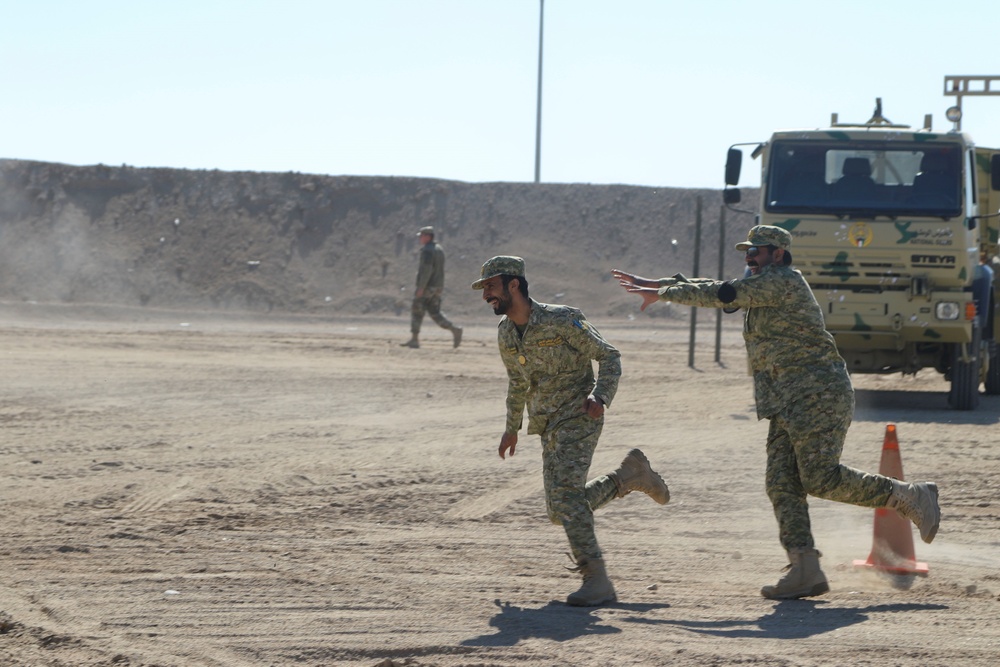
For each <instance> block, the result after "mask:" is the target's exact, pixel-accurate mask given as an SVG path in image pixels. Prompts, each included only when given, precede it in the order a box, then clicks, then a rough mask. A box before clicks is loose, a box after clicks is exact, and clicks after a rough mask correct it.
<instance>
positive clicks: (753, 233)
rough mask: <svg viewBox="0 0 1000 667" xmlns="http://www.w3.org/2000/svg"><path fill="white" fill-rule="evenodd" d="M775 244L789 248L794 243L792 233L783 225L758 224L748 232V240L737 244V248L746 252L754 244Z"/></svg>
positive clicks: (778, 246) (775, 245)
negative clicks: (782, 226)
mask: <svg viewBox="0 0 1000 667" xmlns="http://www.w3.org/2000/svg"><path fill="white" fill-rule="evenodd" d="M764 245H773V246H774V247H776V248H787V247H788V246H790V245H792V235H791V234H789V233H788V232H787V231H785V230H784V229H782V228H781V227H774V226H772V225H757V226H756V227H754V228H752V229H751V230H750V233H749V234H747V240H746V241H744V242H742V243H737V244H736V249H737V250H739V251H740V252H746V250H747V248H750V247H752V246H764Z"/></svg>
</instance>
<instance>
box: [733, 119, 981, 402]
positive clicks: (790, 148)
mask: <svg viewBox="0 0 1000 667" xmlns="http://www.w3.org/2000/svg"><path fill="white" fill-rule="evenodd" d="M953 109H954V107H953ZM949 111H950V112H951V111H952V110H949ZM949 119H950V120H952V121H953V122H955V121H954V119H953V118H949ZM957 127H959V125H958V123H956V128H957ZM751 146H753V147H754V148H752V150H751V156H752V157H753V158H755V159H759V160H760V162H761V185H760V207H759V210H757V211H752V213H754V214H755V216H756V219H757V224H767V225H776V226H778V227H782V228H784V229H786V230H788V232H789V233H790V234H791V235H792V248H791V249H792V255H793V258H794V266H795V268H797V269H798V270H799V271H801V272H802V275H803V276H804V277H805V279H806V280H807V281H808V283H809V285H810V286H811V287H812V290H813V292H814V294H815V295H816V299H817V300H818V301H819V304H820V306H821V307H822V308H823V313H824V316H825V320H826V327H827V329H828V330H829V331H830V333H831V334H833V337H834V339H835V340H836V342H837V347H838V349H839V350H840V353H841V355H842V356H843V357H844V359H845V361H846V362H847V366H848V369H849V371H850V372H851V373H852V374H856V373H897V372H900V373H903V374H915V373H917V371H919V370H921V369H925V368H933V369H935V370H936V371H937V372H939V373H942V374H943V375H944V377H945V379H946V380H947V381H949V382H950V390H949V392H948V403H949V404H950V405H951V406H952V407H953V408H955V409H958V410H973V409H975V408H976V407H978V405H979V387H980V384H984V385H985V393H987V394H997V393H1000V356H998V355H1000V350H998V345H997V336H998V335H1000V308H998V307H997V304H998V302H1000V282H998V281H1000V275H998V274H1000V264H998V263H1000V259H998V257H997V255H998V238H1000V150H995V149H988V148H980V147H977V146H976V145H975V144H974V143H973V140H972V138H971V137H970V136H969V135H968V134H965V133H964V132H962V131H960V130H958V129H954V130H951V131H945V132H934V131H932V129H931V117H930V116H925V118H924V125H923V127H921V128H918V129H914V128H913V127H910V126H906V125H896V124H894V123H892V122H890V121H889V120H888V119H886V118H885V117H883V115H882V103H881V99H879V100H877V101H876V109H875V113H874V115H873V116H872V117H871V118H870V119H869V120H868V121H867V122H864V123H841V122H839V120H838V116H837V114H833V115H832V117H831V123H830V127H827V128H820V129H805V130H782V131H778V132H775V133H774V134H772V135H771V138H770V139H768V140H767V141H766V142H764V143H759V144H758V143H756V142H754V143H752V144H734V145H733V146H732V147H731V148H730V149H729V155H728V159H727V162H726V188H725V189H724V191H723V198H724V201H725V203H726V204H727V205H729V206H730V207H731V208H735V206H736V205H737V204H738V203H739V201H740V190H739V189H738V188H736V187H734V186H737V185H738V184H739V177H740V170H741V165H742V157H743V151H744V149H749V148H748V147H751ZM737 210H739V209H737Z"/></svg>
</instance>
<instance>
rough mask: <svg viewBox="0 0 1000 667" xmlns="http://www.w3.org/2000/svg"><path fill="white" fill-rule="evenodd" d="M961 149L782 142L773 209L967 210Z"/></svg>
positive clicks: (850, 212)
mask: <svg viewBox="0 0 1000 667" xmlns="http://www.w3.org/2000/svg"><path fill="white" fill-rule="evenodd" d="M962 165H963V158H962V150H961V148H960V147H959V146H958V145H957V144H952V143H945V142H937V143H932V142H903V141H900V142H881V141H880V142H864V143H863V144H862V143H859V142H851V144H850V146H847V145H845V144H843V143H837V142H817V141H779V142H775V143H774V145H773V147H772V149H771V153H770V159H769V164H768V173H767V178H766V181H765V188H766V193H765V196H766V199H765V202H766V206H765V207H766V210H767V211H768V212H773V213H814V214H830V215H836V216H840V217H843V216H870V217H877V216H886V217H890V218H897V217H900V216H910V217H913V216H933V217H945V218H948V217H954V216H958V215H960V214H961V210H962V207H961V204H962V199H961V196H962V178H963V171H962Z"/></svg>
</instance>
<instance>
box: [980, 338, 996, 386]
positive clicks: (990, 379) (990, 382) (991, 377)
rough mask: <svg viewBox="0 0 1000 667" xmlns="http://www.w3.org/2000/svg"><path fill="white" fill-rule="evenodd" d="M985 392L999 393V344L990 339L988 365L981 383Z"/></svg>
mask: <svg viewBox="0 0 1000 667" xmlns="http://www.w3.org/2000/svg"><path fill="white" fill-rule="evenodd" d="M983 385H984V386H985V388H986V394H987V395H990V396H996V395H997V394H1000V344H998V343H997V342H996V341H995V340H994V341H990V367H989V369H987V371H986V382H984V383H983Z"/></svg>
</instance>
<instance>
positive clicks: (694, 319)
mask: <svg viewBox="0 0 1000 667" xmlns="http://www.w3.org/2000/svg"><path fill="white" fill-rule="evenodd" d="M700 256H701V197H698V199H697V202H696V204H695V214H694V275H695V277H697V276H698V273H699V271H700V270H701V269H700V265H699V262H698V258H699V257H700ZM697 328H698V307H697V306H691V333H690V336H689V338H688V367H690V368H694V338H695V335H694V334H695V329H697Z"/></svg>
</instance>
